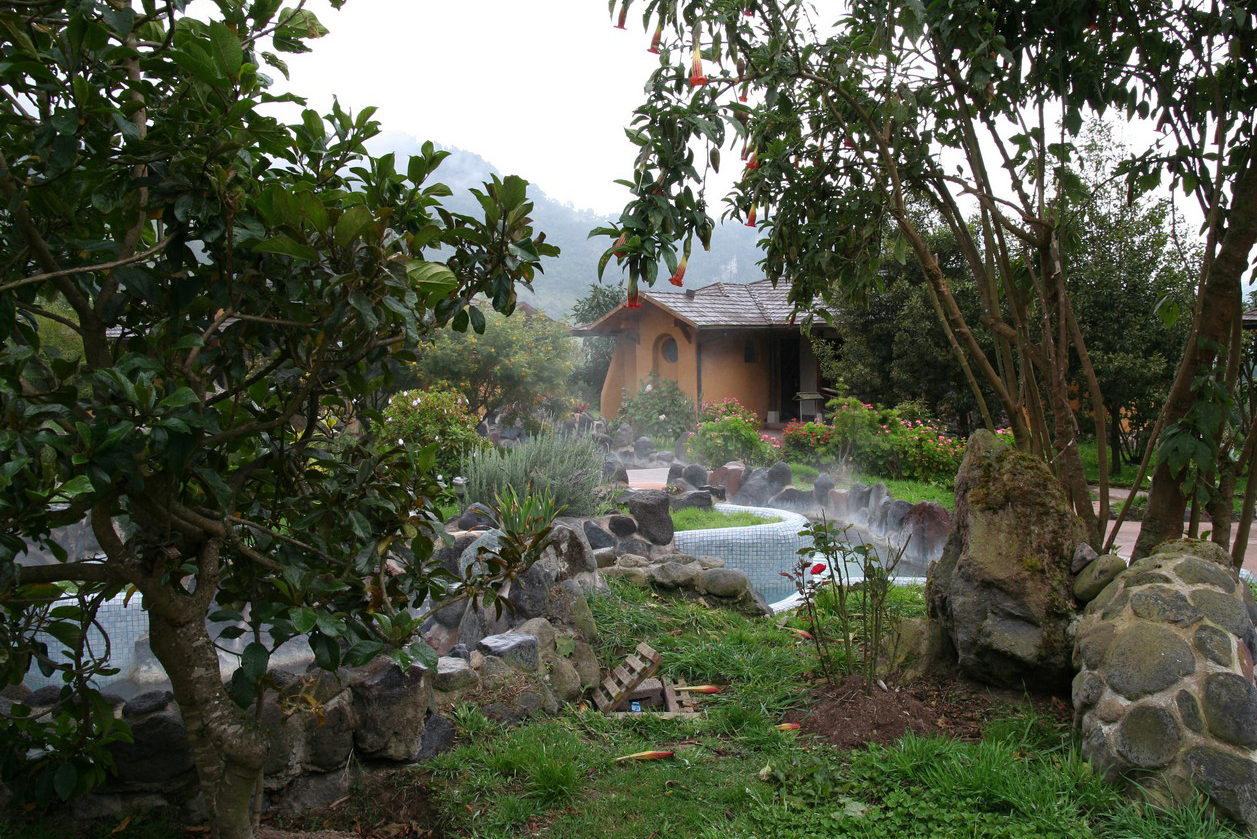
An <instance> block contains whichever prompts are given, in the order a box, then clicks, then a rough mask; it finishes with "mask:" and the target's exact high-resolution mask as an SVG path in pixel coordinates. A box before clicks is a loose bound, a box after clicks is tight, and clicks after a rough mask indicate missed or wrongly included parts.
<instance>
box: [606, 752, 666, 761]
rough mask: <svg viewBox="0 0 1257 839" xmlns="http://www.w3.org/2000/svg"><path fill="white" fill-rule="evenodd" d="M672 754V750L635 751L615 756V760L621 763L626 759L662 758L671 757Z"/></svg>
mask: <svg viewBox="0 0 1257 839" xmlns="http://www.w3.org/2000/svg"><path fill="white" fill-rule="evenodd" d="M673 754H674V752H661V751H649V752H636V753H634V754H631V755H623V756H622V757H617V758H616V759H615V762H616V763H622V762H623V761H626V760H663V759H664V758H669V757H672V756H673Z"/></svg>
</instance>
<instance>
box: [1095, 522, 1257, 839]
mask: <svg viewBox="0 0 1257 839" xmlns="http://www.w3.org/2000/svg"><path fill="white" fill-rule="evenodd" d="M1255 624H1257V603H1254V600H1253V596H1252V592H1251V591H1250V590H1249V588H1248V586H1247V585H1246V584H1245V583H1243V582H1241V581H1240V580H1239V579H1238V578H1237V577H1236V574H1235V572H1234V571H1232V570H1231V568H1230V557H1229V556H1227V554H1226V552H1225V551H1223V550H1222V549H1221V548H1219V547H1217V546H1216V545H1212V544H1210V543H1206V542H1195V541H1187V540H1184V541H1180V542H1172V543H1168V544H1166V545H1163V546H1161V548H1160V549H1158V551H1157V553H1155V554H1153V555H1152V556H1148V557H1145V558H1143V559H1141V560H1139V561H1137V562H1135V563H1133V564H1132V565H1131V566H1130V567H1129V568H1128V569H1126V570H1125V571H1123V572H1122V573H1121V574H1120V575H1119V576H1118V577H1117V578H1116V579H1115V580H1114V581H1113V582H1112V583H1110V584H1109V585H1108V586H1107V587H1105V589H1104V590H1103V591H1102V592H1101V593H1100V595H1099V596H1098V597H1097V598H1096V599H1095V600H1094V601H1092V602H1091V603H1090V604H1089V605H1088V606H1087V609H1086V611H1085V613H1084V614H1083V616H1082V618H1081V620H1080V621H1079V623H1078V625H1077V628H1076V631H1075V638H1074V664H1075V666H1076V667H1078V669H1079V673H1078V675H1077V677H1076V678H1075V679H1074V684H1073V699H1074V713H1075V724H1076V725H1077V726H1078V728H1079V730H1080V733H1081V736H1082V741H1083V752H1084V754H1085V755H1086V756H1087V758H1088V759H1089V760H1090V761H1091V763H1092V765H1093V766H1094V767H1095V768H1096V770H1097V771H1098V772H1100V773H1102V774H1103V775H1104V777H1105V778H1106V779H1108V780H1114V781H1116V780H1124V781H1129V782H1132V783H1138V784H1139V785H1141V786H1143V787H1144V788H1146V789H1148V790H1150V791H1151V792H1152V793H1153V794H1154V795H1156V796H1158V797H1160V798H1161V799H1163V800H1165V801H1168V802H1177V803H1185V802H1189V801H1193V800H1195V798H1196V795H1197V794H1198V791H1202V792H1204V793H1205V794H1206V795H1207V796H1208V798H1209V801H1210V802H1211V804H1212V805H1213V806H1214V807H1215V808H1217V810H1219V811H1220V812H1221V813H1223V814H1225V815H1226V816H1229V817H1230V818H1232V819H1235V820H1236V821H1239V822H1241V823H1243V824H1245V825H1246V826H1247V827H1248V828H1249V829H1250V830H1252V829H1255V828H1257V685H1255V684H1254V681H1253V658H1254V656H1255V655H1257V629H1255V628H1254V625H1255Z"/></svg>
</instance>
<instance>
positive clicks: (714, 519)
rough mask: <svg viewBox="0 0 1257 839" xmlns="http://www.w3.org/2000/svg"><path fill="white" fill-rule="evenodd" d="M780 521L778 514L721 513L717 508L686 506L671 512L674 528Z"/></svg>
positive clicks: (741, 525) (707, 528)
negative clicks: (704, 508) (766, 515)
mask: <svg viewBox="0 0 1257 839" xmlns="http://www.w3.org/2000/svg"><path fill="white" fill-rule="evenodd" d="M777 521H781V518H780V517H778V516H771V517H765V516H757V515H754V514H753V513H742V512H737V513H722V512H720V511H719V510H700V509H699V508H698V507H686V508H685V509H683V510H674V511H673V512H672V527H673V529H674V530H715V529H716V528H720V527H750V526H752V525H756V524H772V523H773V522H777Z"/></svg>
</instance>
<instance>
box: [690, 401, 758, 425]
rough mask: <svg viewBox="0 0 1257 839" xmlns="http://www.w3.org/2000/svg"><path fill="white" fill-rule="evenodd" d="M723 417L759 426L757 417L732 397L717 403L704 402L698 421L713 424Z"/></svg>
mask: <svg viewBox="0 0 1257 839" xmlns="http://www.w3.org/2000/svg"><path fill="white" fill-rule="evenodd" d="M725 417H737V418H738V419H741V420H744V421H745V422H749V423H751V424H752V425H758V424H759V417H758V416H756V414H755V412H754V411H752V410H751V409H750V408H748V407H746V406H745V405H743V404H742V403H741V402H739V401H738V400H737V399H735V398H734V397H732V396H730V397H728V398H726V399H722V400H720V401H719V402H704V403H703V408H702V410H701V411H699V414H698V421H699V422H715V421H717V420H722V419H724V418H725Z"/></svg>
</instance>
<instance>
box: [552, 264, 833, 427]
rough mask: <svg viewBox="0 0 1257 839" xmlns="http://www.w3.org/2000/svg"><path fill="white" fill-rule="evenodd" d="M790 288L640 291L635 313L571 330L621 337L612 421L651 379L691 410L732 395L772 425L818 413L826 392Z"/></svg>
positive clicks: (607, 392) (609, 406) (624, 310)
mask: <svg viewBox="0 0 1257 839" xmlns="http://www.w3.org/2000/svg"><path fill="white" fill-rule="evenodd" d="M789 291H790V289H789V286H788V285H787V284H785V283H782V284H781V285H778V286H776V287H774V286H773V284H772V283H771V282H770V281H768V280H760V281H759V282H754V283H748V284H745V285H743V284H738V283H715V284H713V285H709V286H704V287H703V288H698V289H687V290H685V291H650V292H643V293H642V294H641V295H640V298H639V299H640V302H641V308H636V309H630V308H628V307H625V306H622V307H620V308H618V309H615V310H614V311H612V312H609V313H608V314H606V315H604V316H603V317H601V318H599V319H598V320H596V321H594V322H593V323H591V324H589V325H587V326H584V327H581V328H579V329H576V330H574V334H576V335H581V336H607V337H615V338H616V339H617V343H616V349H615V354H614V355H613V356H612V358H611V368H610V369H609V370H608V371H607V378H606V381H605V382H604V383H603V386H602V413H603V414H604V415H605V416H608V417H611V416H615V415H616V414H617V413H619V411H620V404H621V402H622V394H623V392H624V391H628V392H629V393H630V394H633V393H636V392H637V390H638V388H639V387H640V386H641V383H642V382H643V381H644V380H646V379H648V378H649V376H650V374H651V373H657V374H658V375H659V377H660V378H663V379H671V380H672V381H674V382H676V383H677V384H678V385H680V387H681V390H682V391H684V392H685V394H686V395H687V396H689V397H690V398H691V399H693V400H694V403H695V404H696V405H701V404H702V403H704V402H718V401H720V400H722V399H726V398H728V397H733V398H736V399H737V400H738V401H739V402H741V403H742V404H743V405H745V406H746V407H748V408H750V409H751V410H752V411H754V412H755V413H756V414H758V415H759V416H760V419H761V420H763V421H765V422H766V423H768V424H770V425H771V424H776V423H781V422H785V421H786V420H788V419H793V418H800V417H802V418H807V417H811V416H814V415H815V414H816V413H817V412H818V411H819V410H820V409H821V408H822V407H823V406H824V400H825V398H827V396H829V395H832V394H828V393H825V391H828V388H825V387H823V385H824V383H823V382H822V381H821V379H820V372H819V368H818V365H817V362H816V356H815V355H814V354H813V352H812V345H811V342H810V341H809V339H808V338H807V336H805V335H803V334H802V331H801V330H800V328H799V326H797V325H796V323H795V318H794V317H793V313H794V306H793V304H791V303H790V301H789V300H788V295H789ZM824 329H825V330H826V331H827V330H828V327H825V328H824ZM813 331H814V332H820V331H821V327H819V326H817V325H814V326H813ZM809 394H810V397H809Z"/></svg>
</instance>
